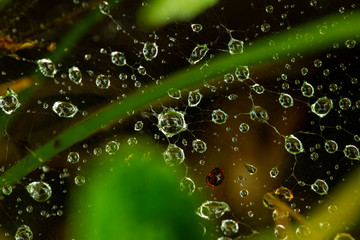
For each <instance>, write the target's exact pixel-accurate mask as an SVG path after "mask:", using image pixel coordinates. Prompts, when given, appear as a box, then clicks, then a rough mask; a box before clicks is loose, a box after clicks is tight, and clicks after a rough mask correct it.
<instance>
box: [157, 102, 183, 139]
mask: <svg viewBox="0 0 360 240" xmlns="http://www.w3.org/2000/svg"><path fill="white" fill-rule="evenodd" d="M158 128H159V130H160V131H161V132H162V133H164V135H165V136H166V137H172V136H174V135H176V134H178V133H180V132H182V131H184V130H186V128H187V125H186V122H185V119H184V113H182V112H178V111H175V110H174V109H172V108H170V109H168V110H165V111H164V112H163V113H161V114H159V115H158Z"/></svg>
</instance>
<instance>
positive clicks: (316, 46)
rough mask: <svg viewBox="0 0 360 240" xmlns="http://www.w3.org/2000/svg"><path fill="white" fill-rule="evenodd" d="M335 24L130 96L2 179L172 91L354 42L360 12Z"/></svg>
mask: <svg viewBox="0 0 360 240" xmlns="http://www.w3.org/2000/svg"><path fill="white" fill-rule="evenodd" d="M329 19H331V21H332V22H336V23H337V24H334V27H332V28H329V30H328V32H327V34H325V35H321V34H320V33H318V30H317V28H316V26H317V25H318V24H319V23H320V22H323V21H324V20H323V19H322V20H320V21H315V22H312V23H310V24H306V25H304V26H301V27H300V28H299V29H301V31H300V34H303V35H304V36H305V34H307V35H309V34H311V36H312V41H311V43H309V42H306V41H304V39H301V38H299V37H297V36H299V29H296V30H292V31H289V32H286V33H283V34H279V35H278V36H276V37H274V38H273V41H274V42H275V43H276V45H275V46H271V47H269V45H268V41H267V40H260V41H257V42H254V44H253V45H252V46H251V47H249V48H248V49H245V52H244V53H243V54H241V55H236V56H227V55H221V56H219V57H217V58H215V59H213V60H212V61H211V62H209V64H208V67H204V68H203V70H200V69H199V66H194V67H192V68H190V69H187V70H184V71H180V72H178V73H175V74H174V75H171V76H170V77H168V79H166V80H165V81H164V83H163V84H162V85H153V86H149V88H147V89H146V90H145V91H144V92H143V93H139V92H138V93H135V94H132V95H130V96H129V97H128V98H126V99H125V100H123V101H122V102H115V103H113V104H111V105H109V106H107V107H106V108H104V109H102V110H100V111H99V112H98V113H97V114H94V115H92V116H89V117H88V118H87V119H85V120H83V121H81V122H79V123H78V124H76V125H74V126H72V127H70V128H69V129H67V130H65V131H64V132H62V133H60V134H59V135H58V136H57V137H55V138H54V139H52V140H50V141H49V142H48V143H46V144H45V145H43V146H42V147H40V148H39V149H37V150H35V151H34V152H32V153H31V154H29V155H28V156H27V157H25V158H24V159H22V160H20V161H18V162H17V163H16V164H15V165H14V166H13V167H12V168H10V169H9V170H7V171H6V172H5V173H4V174H3V175H2V176H1V177H0V182H1V184H14V183H16V182H17V181H18V180H19V179H21V178H23V177H24V176H26V174H28V173H29V172H31V171H33V170H34V169H35V168H37V167H38V166H40V165H41V164H43V163H44V162H46V161H48V160H49V159H50V158H52V157H54V156H55V155H56V154H58V153H59V152H61V151H63V150H65V149H67V148H68V147H70V146H71V145H73V144H75V143H77V142H79V141H81V140H83V139H85V138H86V137H88V136H90V135H91V134H93V133H95V132H97V131H99V130H101V129H102V128H101V126H104V125H106V124H109V123H111V122H112V121H115V120H117V119H119V118H122V117H125V116H126V115H127V112H128V111H132V110H141V108H143V107H144V106H147V105H148V104H149V103H151V102H154V101H156V100H158V99H159V98H161V97H163V96H165V95H167V91H168V89H170V88H177V89H184V88H188V87H190V86H193V85H195V84H198V83H201V82H203V81H205V80H210V79H212V78H214V77H216V76H220V75H221V74H224V73H227V72H231V71H233V70H234V67H236V66H238V65H242V64H246V65H257V64H259V63H261V62H266V61H269V60H270V59H271V58H272V55H273V54H274V53H278V54H279V55H280V56H281V57H285V56H287V54H289V53H290V54H295V53H298V52H301V53H302V54H306V53H309V52H313V51H314V50H317V51H321V50H325V49H327V48H329V46H331V45H332V43H333V42H334V41H344V40H346V39H348V38H354V36H356V35H357V34H359V33H360V28H358V27H357V26H358V23H359V22H360V12H359V11H357V12H354V14H353V15H351V16H349V17H348V18H347V19H346V21H344V20H343V16H341V17H328V18H327V20H328V21H329Z"/></svg>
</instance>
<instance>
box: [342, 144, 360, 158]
mask: <svg viewBox="0 0 360 240" xmlns="http://www.w3.org/2000/svg"><path fill="white" fill-rule="evenodd" d="M359 154H360V152H359V149H358V148H357V147H356V146H354V145H346V146H345V149H344V155H345V157H347V158H349V159H351V160H359V158H360V156H359Z"/></svg>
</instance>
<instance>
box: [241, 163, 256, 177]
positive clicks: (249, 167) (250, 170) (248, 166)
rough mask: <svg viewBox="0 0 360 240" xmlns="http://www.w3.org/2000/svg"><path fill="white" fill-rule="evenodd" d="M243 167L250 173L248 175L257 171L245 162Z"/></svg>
mask: <svg viewBox="0 0 360 240" xmlns="http://www.w3.org/2000/svg"><path fill="white" fill-rule="evenodd" d="M244 167H245V168H246V171H247V172H248V173H250V175H254V174H255V173H256V172H257V168H256V167H255V166H253V165H251V164H248V163H245V164H244Z"/></svg>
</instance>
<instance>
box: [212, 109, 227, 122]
mask: <svg viewBox="0 0 360 240" xmlns="http://www.w3.org/2000/svg"><path fill="white" fill-rule="evenodd" d="M227 119H228V115H227V114H226V113H225V112H224V111H223V110H221V109H217V110H214V111H213V112H212V114H211V121H213V122H214V123H216V124H224V123H226V120H227Z"/></svg>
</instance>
